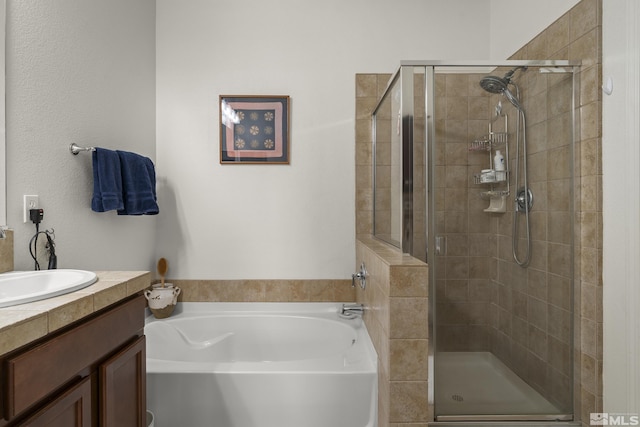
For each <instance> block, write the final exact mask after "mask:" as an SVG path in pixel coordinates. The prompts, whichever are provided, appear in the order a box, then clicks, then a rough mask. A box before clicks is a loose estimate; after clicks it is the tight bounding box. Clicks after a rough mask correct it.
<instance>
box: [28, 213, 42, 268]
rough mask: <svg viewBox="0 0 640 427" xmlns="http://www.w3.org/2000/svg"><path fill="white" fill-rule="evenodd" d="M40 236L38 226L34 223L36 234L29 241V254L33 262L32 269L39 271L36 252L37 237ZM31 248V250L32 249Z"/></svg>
mask: <svg viewBox="0 0 640 427" xmlns="http://www.w3.org/2000/svg"><path fill="white" fill-rule="evenodd" d="M39 234H40V224H38V223H36V234H34V235H33V237H32V238H31V240H30V241H29V253H30V254H31V258H33V261H34V262H35V265H34V269H35V270H40V263H39V262H38V257H37V252H38V235H39ZM32 246H33V249H32Z"/></svg>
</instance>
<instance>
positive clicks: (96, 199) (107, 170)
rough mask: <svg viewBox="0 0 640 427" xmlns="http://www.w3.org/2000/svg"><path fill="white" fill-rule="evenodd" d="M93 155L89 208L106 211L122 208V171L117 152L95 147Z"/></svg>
mask: <svg viewBox="0 0 640 427" xmlns="http://www.w3.org/2000/svg"><path fill="white" fill-rule="evenodd" d="M92 156H93V197H92V198H91V209H92V210H93V211H95V212H106V211H110V210H114V209H123V208H124V201H123V198H122V173H121V172H120V157H119V156H118V153H116V152H115V151H111V150H105V149H104V148H96V150H95V151H94V152H93V153H92Z"/></svg>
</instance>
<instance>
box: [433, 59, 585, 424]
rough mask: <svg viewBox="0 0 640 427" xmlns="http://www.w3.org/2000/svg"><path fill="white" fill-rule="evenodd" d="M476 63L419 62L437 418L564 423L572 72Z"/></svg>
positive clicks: (569, 345) (567, 408) (568, 376)
mask: <svg viewBox="0 0 640 427" xmlns="http://www.w3.org/2000/svg"><path fill="white" fill-rule="evenodd" d="M479 68H480V67H475V68H474V69H471V67H466V66H447V67H444V66H425V76H426V79H425V80H426V88H425V89H426V90H425V92H426V98H425V105H426V117H428V118H429V120H428V123H427V126H426V129H427V135H428V140H429V142H428V157H429V159H428V162H429V177H428V178H429V179H428V180H427V181H428V189H429V196H428V198H429V200H428V206H429V215H428V217H429V218H430V221H429V233H428V235H429V239H428V241H429V249H430V250H429V267H430V275H431V277H430V281H431V283H430V299H431V306H430V317H431V319H432V324H431V325H430V328H431V332H432V335H431V345H432V349H431V355H432V356H433V370H432V371H431V372H432V374H433V390H432V398H433V401H432V403H433V411H434V419H435V420H436V421H478V422H481V421H487V422H488V421H506V420H510V421H516V420H539V421H545V420H547V421H549V420H571V419H572V418H573V416H572V413H573V300H572V298H573V287H572V285H573V243H574V242H573V240H574V236H573V203H572V201H573V196H572V194H573V193H572V191H573V141H574V135H573V132H574V113H573V112H574V96H575V95H574V93H575V81H574V73H573V68H572V67H570V66H565V67H558V66H557V65H554V66H550V65H545V64H541V63H540V62H536V63H534V62H533V61H531V62H525V61H512V63H509V62H506V63H504V64H503V65H502V66H499V67H486V70H484V69H483V70H480V69H479ZM509 73H511V74H510V76H509ZM489 75H491V76H492V77H497V78H499V79H504V80H505V81H506V84H507V85H506V87H507V88H508V92H509V93H505V91H504V90H502V91H498V93H491V92H489V91H488V90H487V89H486V88H485V89H483V87H481V85H480V82H481V81H482V80H483V79H486V78H487V76H489ZM503 76H505V77H507V78H506V79H505V77H503ZM509 79H510V80H509ZM486 81H487V80H485V83H486ZM496 81H498V80H496ZM498 82H499V81H498ZM524 144H526V146H525V145H524ZM498 151H500V153H498ZM500 156H502V157H503V158H504V164H505V168H504V169H502V168H500V167H499V165H497V164H496V159H497V158H498V159H499V158H500ZM525 159H526V162H525ZM525 163H526V165H525ZM496 166H498V167H496ZM525 167H526V170H527V172H526V175H527V183H526V189H527V190H528V191H531V193H532V194H533V198H532V199H533V204H532V205H531V206H529V205H527V207H526V210H527V212H525V213H526V215H528V217H529V218H528V219H529V227H527V224H526V218H525V213H522V212H520V213H514V209H515V206H516V200H517V199H516V195H517V194H518V192H519V190H522V188H523V185H524V184H523V174H524V173H525ZM516 173H517V174H518V177H517V180H518V182H517V183H516ZM514 224H515V225H516V227H515V228H514ZM514 230H515V233H516V234H515V235H516V238H515V240H514V239H513V235H514ZM527 231H528V233H527ZM527 234H529V239H527ZM529 242H530V243H529ZM529 246H530V247H531V260H530V262H529V264H528V266H525V267H523V266H520V265H518V263H516V262H515V260H514V255H513V252H514V250H513V249H514V248H516V252H517V254H518V255H520V257H522V256H521V255H522V251H523V250H524V249H526V248H528V247H529ZM518 251H519V252H518Z"/></svg>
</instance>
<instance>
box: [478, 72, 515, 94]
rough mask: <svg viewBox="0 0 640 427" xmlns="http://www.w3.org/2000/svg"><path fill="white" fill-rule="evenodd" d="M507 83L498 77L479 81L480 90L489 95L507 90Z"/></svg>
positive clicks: (489, 77)
mask: <svg viewBox="0 0 640 427" xmlns="http://www.w3.org/2000/svg"><path fill="white" fill-rule="evenodd" d="M507 84H508V83H507V81H506V80H505V79H503V78H502V77H498V76H486V77H483V78H482V79H481V80H480V86H482V89H484V90H486V91H487V92H489V93H502V92H504V91H505V90H507Z"/></svg>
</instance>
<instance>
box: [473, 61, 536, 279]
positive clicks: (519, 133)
mask: <svg viewBox="0 0 640 427" xmlns="http://www.w3.org/2000/svg"><path fill="white" fill-rule="evenodd" d="M526 69H527V67H524V66H518V67H515V68H512V69H511V70H509V71H508V72H507V73H506V74H505V75H504V77H498V76H486V77H483V78H482V79H481V80H480V86H481V87H482V89H484V90H486V91H487V92H489V93H495V94H502V95H503V96H504V97H505V98H507V99H508V100H509V102H511V104H513V106H514V107H516V109H517V110H518V115H517V122H516V156H515V162H514V163H515V177H514V181H515V182H514V188H515V190H516V192H517V193H518V198H519V199H520V194H522V196H521V197H522V200H519V199H518V200H516V205H515V209H514V211H513V219H512V224H513V225H512V227H513V231H512V239H513V240H512V252H513V258H514V260H515V262H516V263H517V264H518V265H519V266H521V267H527V266H528V265H529V262H530V261H531V250H532V246H531V225H530V223H529V211H530V210H531V203H532V202H533V195H532V193H531V190H530V189H529V184H528V180H527V136H526V128H527V123H526V117H525V112H524V108H522V105H520V100H519V99H518V98H519V97H520V93H519V92H520V91H519V89H518V86H517V85H516V84H515V83H514V82H512V79H513V75H514V74H515V72H516V71H518V70H526ZM510 85H511V86H513V87H514V88H515V91H516V93H515V95H514V94H513V92H511V90H510V89H509V86H510ZM500 110H502V106H500ZM496 112H497V110H496ZM521 150H522V151H521ZM521 152H522V156H521V155H520V153H521ZM520 159H521V160H520ZM521 162H522V170H520V163H521ZM521 185H522V187H520V186H521ZM520 203H521V204H520ZM520 212H523V213H524V216H525V227H526V228H525V237H526V241H527V247H526V249H525V251H524V256H523V257H522V258H521V257H520V254H519V252H520V251H519V242H520V237H519V231H518V229H519V222H520V221H519V220H518V217H517V216H518V214H519V213H520Z"/></svg>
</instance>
